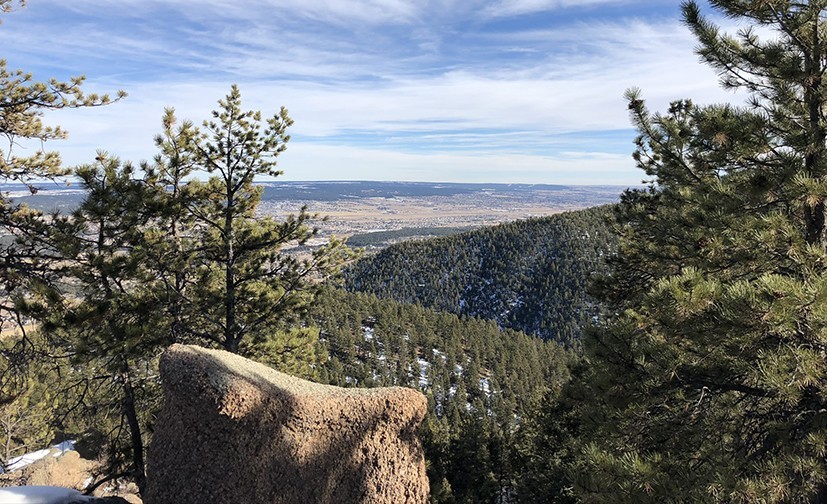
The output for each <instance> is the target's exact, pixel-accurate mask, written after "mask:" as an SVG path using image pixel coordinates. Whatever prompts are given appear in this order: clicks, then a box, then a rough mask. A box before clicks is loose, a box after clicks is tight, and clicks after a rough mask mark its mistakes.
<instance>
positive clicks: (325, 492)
mask: <svg viewBox="0 0 827 504" xmlns="http://www.w3.org/2000/svg"><path fill="white" fill-rule="evenodd" d="M161 379H162V381H163V385H164V406H163V408H162V410H161V414H160V416H159V418H158V421H157V426H156V430H155V433H154V435H153V440H152V445H151V446H150V448H149V454H148V465H147V478H148V485H147V490H146V494H145V495H144V502H146V503H147V504H167V503H169V504H173V503H174V504H204V503H214V504H220V503H239V502H244V503H249V504H256V503H268V504H269V503H273V504H276V503H291V504H292V503H296V504H307V503H372V504H373V503H376V504H379V503H388V504H391V503H393V504H395V503H425V502H427V500H428V479H427V477H426V475H425V459H424V455H423V452H422V446H421V444H420V442H419V439H418V438H417V437H416V428H417V427H418V426H419V424H420V422H421V421H422V419H423V418H424V416H425V413H426V410H427V402H426V399H425V397H424V396H423V395H422V394H420V393H419V392H417V391H415V390H412V389H406V388H400V387H393V388H380V389H344V388H339V387H332V386H328V385H319V384H316V383H311V382H308V381H304V380H300V379H298V378H294V377H291V376H288V375H285V374H283V373H279V372H277V371H275V370H273V369H271V368H269V367H267V366H263V365H261V364H257V363H254V362H252V361H250V360H247V359H244V358H242V357H239V356H236V355H233V354H230V353H227V352H222V351H217V350H206V349H203V348H199V347H193V346H183V345H174V346H172V347H170V349H169V350H167V352H166V353H165V354H164V355H163V356H162V358H161Z"/></svg>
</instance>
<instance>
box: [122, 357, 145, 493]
mask: <svg viewBox="0 0 827 504" xmlns="http://www.w3.org/2000/svg"><path fill="white" fill-rule="evenodd" d="M121 380H122V382H123V393H124V394H123V396H124V397H123V410H124V415H125V416H126V421H127V424H129V435H130V439H131V442H132V465H133V466H134V467H133V475H134V478H135V484H136V485H138V490H139V491H140V492H141V494H143V492H144V489H145V488H146V467H145V465H144V441H143V438H142V437H141V425H140V423H139V422H138V412H137V411H136V409H135V391H134V389H133V388H132V381H131V380H130V378H129V369H128V365H127V364H126V363H125V362H124V365H123V371H122V373H121Z"/></svg>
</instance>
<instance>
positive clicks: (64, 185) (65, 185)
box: [0, 178, 646, 190]
mask: <svg viewBox="0 0 827 504" xmlns="http://www.w3.org/2000/svg"><path fill="white" fill-rule="evenodd" d="M69 182H70V183H66V182H64V181H60V180H33V181H31V184H33V185H37V184H51V185H53V186H55V187H57V188H62V189H68V190H72V189H76V187H75V184H77V183H79V182H80V180H78V179H73V180H71V181H69ZM359 183H374V184H420V185H465V186H528V187H533V186H541V187H542V186H546V187H627V188H630V187H637V186H640V187H645V186H646V184H644V183H640V184H637V185H630V184H555V183H547V182H538V183H530V182H476V181H475V182H456V181H448V182H445V181H439V180H368V179H360V180H347V179H325V180H279V179H278V178H276V179H273V180H255V181H254V182H253V184H359ZM5 186H19V187H26V184H25V183H22V182H10V181H0V187H5ZM38 189H41V188H38Z"/></svg>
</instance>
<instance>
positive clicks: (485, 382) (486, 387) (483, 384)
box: [480, 378, 491, 397]
mask: <svg viewBox="0 0 827 504" xmlns="http://www.w3.org/2000/svg"><path fill="white" fill-rule="evenodd" d="M480 390H482V392H483V394H485V397H491V381H490V380H489V379H488V378H480Z"/></svg>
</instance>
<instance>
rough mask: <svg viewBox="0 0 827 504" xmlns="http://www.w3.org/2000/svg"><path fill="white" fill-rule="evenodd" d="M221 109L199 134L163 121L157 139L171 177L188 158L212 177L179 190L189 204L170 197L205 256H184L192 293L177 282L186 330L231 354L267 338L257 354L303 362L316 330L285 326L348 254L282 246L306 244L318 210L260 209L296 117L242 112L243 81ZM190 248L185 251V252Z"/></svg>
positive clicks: (332, 245)
mask: <svg viewBox="0 0 827 504" xmlns="http://www.w3.org/2000/svg"><path fill="white" fill-rule="evenodd" d="M219 106H220V107H219V110H216V111H214V112H213V119H212V120H210V121H205V122H204V124H203V127H202V129H201V131H200V132H196V131H194V130H193V129H192V128H189V127H187V126H186V125H184V127H183V128H181V129H180V130H179V131H178V132H171V131H169V127H170V126H165V128H166V129H167V131H166V133H165V137H166V138H162V139H161V140H159V145H161V147H162V159H161V162H162V165H163V163H164V162H166V163H167V164H166V165H164V166H166V167H167V169H166V172H165V173H166V176H165V177H162V178H161V180H168V182H166V184H178V183H180V179H179V178H176V179H175V180H172V179H169V176H170V174H171V173H172V172H171V171H170V170H169V167H170V166H176V165H180V164H182V163H183V164H185V165H186V166H187V167H188V168H187V169H197V170H202V171H205V172H207V173H209V174H211V175H212V176H211V178H210V179H209V180H208V181H207V182H205V183H200V182H198V181H194V180H189V181H187V182H186V186H185V187H184V189H185V190H184V191H182V192H181V193H180V196H181V198H185V201H183V202H182V200H181V199H178V200H176V199H175V195H168V196H169V200H170V203H171V204H173V205H177V206H178V207H179V208H180V209H181V210H182V211H183V212H185V213H187V214H188V218H187V220H188V222H187V225H188V226H189V227H188V228H187V230H186V231H182V233H179V235H178V236H179V238H180V237H183V236H184V235H188V236H187V238H188V239H192V240H194V241H195V243H197V253H195V254H194V255H190V256H189V257H187V258H185V262H184V263H181V266H183V264H185V263H186V264H188V265H189V267H190V268H191V269H192V271H193V272H194V274H195V278H194V279H193V280H192V282H191V284H192V285H189V286H187V292H186V293H184V292H183V291H182V289H181V287H182V286H181V285H179V286H178V287H176V289H177V292H178V294H179V296H180V297H179V300H183V301H184V302H185V304H186V310H187V313H188V315H187V316H188V327H187V330H188V331H189V332H190V333H191V334H193V335H195V336H197V337H200V338H202V339H205V340H207V341H212V342H214V343H217V344H219V345H221V346H222V347H223V348H224V349H226V350H228V351H231V352H239V351H243V352H246V350H244V348H242V342H244V341H246V342H247V343H263V342H265V341H266V342H267V344H265V345H263V346H260V347H259V348H258V351H261V350H262V349H263V348H265V347H266V348H269V349H270V351H269V357H267V360H271V361H273V362H281V363H283V364H286V365H288V367H290V366H293V364H296V363H295V362H293V361H294V360H295V359H293V358H292V357H291V355H293V354H294V352H298V351H299V350H301V349H302V348H304V346H305V343H306V341H305V340H306V338H307V337H312V331H307V332H306V334H305V335H304V336H305V338H297V333H296V331H297V329H295V328H293V330H292V331H288V330H287V328H288V326H289V325H290V324H289V323H291V322H296V321H298V320H300V319H301V317H302V316H303V315H304V314H305V312H306V310H307V308H308V307H309V305H310V303H311V302H312V300H313V297H314V296H315V293H316V292H317V291H318V288H319V286H320V282H318V280H323V279H325V278H326V277H328V276H330V275H331V274H333V273H335V272H336V270H337V269H338V267H339V266H340V265H341V264H342V263H343V262H344V261H345V260H346V259H347V258H348V257H349V253H348V252H347V249H346V248H345V247H344V244H343V243H342V242H341V241H339V240H336V239H332V240H331V241H330V242H329V243H328V244H327V245H325V246H321V247H319V248H317V249H316V250H315V251H314V252H311V253H308V254H307V256H306V257H305V258H303V259H300V258H297V257H296V256H295V255H290V254H285V253H284V252H283V251H282V250H281V249H282V248H283V247H285V246H287V245H304V244H305V243H306V242H307V241H308V240H309V239H311V238H313V237H314V236H316V234H317V229H315V228H312V227H310V225H309V222H310V221H311V219H312V218H313V217H314V216H313V215H311V214H309V213H308V212H307V210H306V208H302V209H301V210H300V211H299V213H298V214H297V215H295V216H294V215H290V216H287V217H286V218H284V219H282V220H277V219H276V218H274V217H270V216H262V215H259V214H257V209H258V205H259V202H260V200H261V194H262V190H263V188H262V187H260V186H255V185H254V184H253V181H254V180H255V178H256V177H258V176H262V175H267V176H271V177H276V176H279V175H281V174H282V172H281V170H279V169H277V167H276V158H277V157H278V156H279V155H280V154H281V153H282V152H283V151H284V150H285V149H286V146H287V142H288V141H289V139H290V137H289V135H287V128H288V127H289V126H290V125H291V124H292V123H293V121H292V119H290V117H289V116H288V115H287V110H285V109H284V108H282V109H281V111H280V112H279V113H278V114H276V115H275V116H273V117H272V118H269V119H266V120H264V119H262V115H261V113H260V112H256V111H245V110H242V108H241V93H240V92H239V90H238V88H237V87H236V86H233V87H232V90H231V91H230V94H229V95H227V97H226V98H225V99H223V100H220V101H219ZM171 120H172V119H168V120H167V121H166V122H167V123H168V122H170V121H171ZM156 164H157V163H156ZM159 173H164V172H159ZM173 215H174V212H173ZM179 224H181V222H179ZM170 225H171V223H170ZM170 229H172V228H170ZM182 252H183V253H187V251H186V250H185V249H181V248H179V249H178V250H177V253H182ZM179 257H180V256H179ZM177 269H178V270H179V271H180V270H181V267H178V268H177ZM178 281H180V278H179V279H178V280H176V282H178ZM170 285H172V284H170ZM172 286H173V287H174V285H172ZM275 340H278V342H276V341H275ZM259 356H260V357H262V358H263V357H264V356H263V355H259ZM291 362H292V363H293V364H290V363H291Z"/></svg>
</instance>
